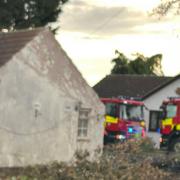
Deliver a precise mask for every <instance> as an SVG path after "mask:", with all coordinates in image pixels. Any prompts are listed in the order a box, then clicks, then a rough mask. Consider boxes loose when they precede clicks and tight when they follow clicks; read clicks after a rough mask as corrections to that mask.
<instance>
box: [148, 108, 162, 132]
mask: <svg viewBox="0 0 180 180" xmlns="http://www.w3.org/2000/svg"><path fill="white" fill-rule="evenodd" d="M160 114H161V111H150V119H149V131H155V132H159V129H160Z"/></svg>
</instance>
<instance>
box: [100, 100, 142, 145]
mask: <svg viewBox="0 0 180 180" xmlns="http://www.w3.org/2000/svg"><path fill="white" fill-rule="evenodd" d="M101 101H102V102H103V103H104V104H105V107H106V116H105V124H104V125H105V133H104V144H107V143H111V142H121V141H124V140H127V139H139V138H142V137H145V122H144V113H143V108H144V103H143V102H142V101H138V100H135V99H132V98H127V97H125V98H124V97H118V98H101Z"/></svg>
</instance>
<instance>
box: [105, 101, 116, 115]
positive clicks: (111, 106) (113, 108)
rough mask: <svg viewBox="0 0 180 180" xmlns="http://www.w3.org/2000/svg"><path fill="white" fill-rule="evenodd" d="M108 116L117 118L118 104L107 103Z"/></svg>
mask: <svg viewBox="0 0 180 180" xmlns="http://www.w3.org/2000/svg"><path fill="white" fill-rule="evenodd" d="M105 105H106V115H109V116H112V117H117V104H115V103H106V104H105Z"/></svg>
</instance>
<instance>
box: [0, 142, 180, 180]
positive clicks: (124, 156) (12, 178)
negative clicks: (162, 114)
mask: <svg viewBox="0 0 180 180" xmlns="http://www.w3.org/2000/svg"><path fill="white" fill-rule="evenodd" d="M76 157H77V158H76V162H74V163H73V164H72V165H67V164H65V163H57V162H55V163H52V164H49V165H46V166H45V165H37V166H30V167H25V168H4V169H3V168H2V169H1V171H0V179H6V180H30V179H33V180H39V179H40V180H41V179H43V180H84V179H90V180H97V179H98V180H99V179H101V180H109V179H111V180H118V179H122V180H146V179H152V180H156V179H157V180H162V179H165V180H168V179H172V178H173V179H176V177H177V176H176V173H177V168H178V167H180V166H177V165H180V156H179V157H178V156H176V157H175V156H171V155H167V154H166V153H161V152H159V151H158V150H156V149H154V148H153V144H152V143H151V141H150V140H149V139H145V140H141V141H137V142H126V143H123V144H112V145H107V146H105V147H104V152H103V154H102V157H101V158H100V159H99V160H98V161H96V162H90V161H89V160H88V153H84V154H82V153H77V154H76ZM173 168H176V170H175V172H173Z"/></svg>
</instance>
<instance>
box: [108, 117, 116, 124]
mask: <svg viewBox="0 0 180 180" xmlns="http://www.w3.org/2000/svg"><path fill="white" fill-rule="evenodd" d="M117 122H118V118H115V117H112V116H106V123H117Z"/></svg>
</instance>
